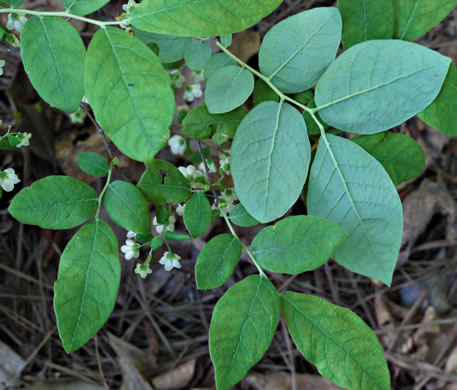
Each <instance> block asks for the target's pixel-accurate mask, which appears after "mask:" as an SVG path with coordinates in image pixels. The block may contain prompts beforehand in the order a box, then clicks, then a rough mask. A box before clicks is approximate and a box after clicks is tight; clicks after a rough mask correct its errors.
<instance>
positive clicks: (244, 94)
mask: <svg viewBox="0 0 457 390" xmlns="http://www.w3.org/2000/svg"><path fill="white" fill-rule="evenodd" d="M253 90H254V76H253V75H252V73H251V72H249V71H248V70H246V69H243V68H241V67H239V66H235V65H228V66H224V67H223V68H221V69H219V70H218V71H216V72H215V73H214V74H213V75H212V76H211V78H210V79H209V80H208V83H207V84H206V89H205V101H206V105H207V106H208V111H209V112H210V113H212V114H222V113H224V112H229V111H232V110H234V109H235V108H237V107H239V106H241V105H242V104H243V103H244V102H245V101H246V100H247V99H248V97H249V96H251V93H252V91H253Z"/></svg>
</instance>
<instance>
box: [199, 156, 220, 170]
mask: <svg viewBox="0 0 457 390" xmlns="http://www.w3.org/2000/svg"><path fill="white" fill-rule="evenodd" d="M206 165H208V170H209V173H216V172H217V169H216V164H214V162H212V161H211V160H208V159H207V160H206ZM198 169H200V170H202V171H205V164H203V161H202V162H201V163H200V164H199V166H198Z"/></svg>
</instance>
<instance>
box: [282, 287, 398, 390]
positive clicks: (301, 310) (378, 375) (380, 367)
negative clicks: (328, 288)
mask: <svg viewBox="0 0 457 390" xmlns="http://www.w3.org/2000/svg"><path fill="white" fill-rule="evenodd" d="M281 314H282V315H283V316H284V318H285V320H286V323H287V328H288V329H289V332H290V335H291V336H292V339H293V341H294V343H295V345H296V346H297V347H298V349H299V350H300V352H301V353H302V354H303V356H304V357H305V358H306V360H308V361H309V362H311V363H312V364H314V365H315V366H316V367H317V369H318V370H319V373H320V374H321V375H322V376H324V377H326V378H327V379H329V380H331V381H332V382H335V383H336V384H337V385H338V386H341V387H343V388H345V389H348V390H368V389H369V390H390V389H391V387H390V373H389V369H388V367H387V363H386V360H385V358H384V351H383V349H382V346H381V344H380V343H379V340H378V338H377V337H376V335H375V334H374V333H373V331H372V330H371V329H370V328H369V327H368V325H367V324H366V323H365V322H364V321H363V320H362V319H361V318H360V317H358V316H357V315H356V314H354V313H353V312H352V311H350V310H348V309H345V308H342V307H339V306H336V305H333V304H331V303H330V302H327V301H326V300H324V299H322V298H319V297H315V296H311V295H305V294H298V293H294V292H290V291H287V292H285V293H282V294H281Z"/></svg>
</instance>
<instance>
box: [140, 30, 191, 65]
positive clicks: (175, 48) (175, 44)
mask: <svg viewBox="0 0 457 390" xmlns="http://www.w3.org/2000/svg"><path fill="white" fill-rule="evenodd" d="M135 36H136V37H137V38H138V39H139V40H140V41H141V42H143V43H145V44H147V45H148V44H151V43H155V44H156V45H157V46H159V60H160V62H162V63H165V64H166V63H171V62H176V61H179V60H182V59H183V58H184V54H185V52H186V49H187V47H188V45H190V43H191V42H192V38H191V37H175V36H173V35H165V34H154V33H150V32H147V31H141V30H138V29H135Z"/></svg>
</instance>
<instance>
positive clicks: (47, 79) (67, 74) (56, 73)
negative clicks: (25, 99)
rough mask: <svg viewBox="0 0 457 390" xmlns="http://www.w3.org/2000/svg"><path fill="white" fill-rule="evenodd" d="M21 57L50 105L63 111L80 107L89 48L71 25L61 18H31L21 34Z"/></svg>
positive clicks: (38, 89) (41, 94)
mask: <svg viewBox="0 0 457 390" xmlns="http://www.w3.org/2000/svg"><path fill="white" fill-rule="evenodd" d="M21 56H22V61H23V62H24V68H25V71H26V72H27V75H28V76H29V77H30V81H31V82H32V85H33V87H34V88H35V89H36V90H37V92H38V93H39V95H40V96H41V97H42V98H43V99H44V100H45V101H46V102H47V103H49V104H51V105H52V106H54V107H57V108H60V109H61V110H63V111H71V112H73V111H76V110H77V109H78V108H79V103H80V102H81V99H82V97H83V94H84V61H85V58H86V49H85V47H84V44H83V41H82V39H81V37H80V36H79V34H78V32H77V31H76V30H75V28H74V27H73V26H72V25H71V24H70V23H68V22H67V21H65V20H63V19H62V18H58V17H37V16H34V17H32V18H30V19H29V20H28V22H27V23H26V24H25V27H24V30H23V31H22V33H21Z"/></svg>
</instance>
